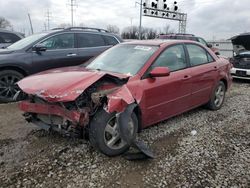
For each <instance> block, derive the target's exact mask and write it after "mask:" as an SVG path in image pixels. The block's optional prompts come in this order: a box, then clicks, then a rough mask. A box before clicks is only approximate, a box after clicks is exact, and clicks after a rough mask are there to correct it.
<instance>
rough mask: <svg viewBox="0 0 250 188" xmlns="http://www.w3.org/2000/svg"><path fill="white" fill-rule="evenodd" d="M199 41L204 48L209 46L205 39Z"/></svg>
mask: <svg viewBox="0 0 250 188" xmlns="http://www.w3.org/2000/svg"><path fill="white" fill-rule="evenodd" d="M198 41H199V42H200V43H201V44H203V45H204V46H207V42H206V41H205V40H204V39H203V38H200V37H199V38H198Z"/></svg>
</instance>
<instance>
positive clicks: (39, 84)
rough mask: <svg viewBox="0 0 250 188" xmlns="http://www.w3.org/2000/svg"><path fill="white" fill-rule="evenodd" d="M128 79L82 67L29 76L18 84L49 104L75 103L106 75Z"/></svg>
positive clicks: (124, 76) (28, 92) (25, 90)
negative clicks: (85, 91)
mask: <svg viewBox="0 0 250 188" xmlns="http://www.w3.org/2000/svg"><path fill="white" fill-rule="evenodd" d="M107 74H109V75H112V76H116V77H119V78H126V77H127V76H126V75H121V74H112V73H105V72H100V71H86V69H84V68H81V67H70V68H62V69H53V70H50V71H45V72H43V73H40V74H36V75H33V76H29V77H26V78H24V79H23V80H21V81H19V82H18V86H19V87H20V88H21V89H22V90H23V91H24V92H25V93H27V94H35V95H37V96H39V97H41V98H43V99H45V100H46V101H48V102H67V101H74V100H75V99H76V98H77V97H78V96H79V95H80V94H82V92H83V91H84V90H85V89H86V88H88V87H89V86H91V85H92V84H94V83H95V82H96V81H98V80H99V79H100V78H102V77H103V76H105V75H107Z"/></svg>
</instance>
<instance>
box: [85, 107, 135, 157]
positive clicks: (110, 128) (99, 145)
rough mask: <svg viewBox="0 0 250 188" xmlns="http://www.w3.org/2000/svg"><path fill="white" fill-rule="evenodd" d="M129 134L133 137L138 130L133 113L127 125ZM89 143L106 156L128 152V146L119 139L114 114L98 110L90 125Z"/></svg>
mask: <svg viewBox="0 0 250 188" xmlns="http://www.w3.org/2000/svg"><path fill="white" fill-rule="evenodd" d="M128 126H129V130H130V131H131V134H132V135H133V136H135V134H136V133H137V130H138V120H137V117H136V115H135V114H134V113H132V115H131V118H130V120H129V123H128ZM89 140H90V143H91V144H92V145H93V146H94V147H95V148H96V149H98V150H99V151H100V152H102V153H103V154H105V155H108V156H116V155H120V154H122V153H124V152H125V151H127V150H128V148H129V146H128V144H127V143H126V142H125V141H124V140H122V139H121V137H120V133H119V129H118V124H117V117H116V114H115V113H108V112H106V111H105V110H100V111H99V112H98V113H96V115H95V116H94V118H93V119H92V121H91V123H90V130H89Z"/></svg>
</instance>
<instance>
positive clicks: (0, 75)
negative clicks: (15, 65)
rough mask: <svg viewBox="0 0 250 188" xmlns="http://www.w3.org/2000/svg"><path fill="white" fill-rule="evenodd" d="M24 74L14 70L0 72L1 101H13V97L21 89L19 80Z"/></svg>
mask: <svg viewBox="0 0 250 188" xmlns="http://www.w3.org/2000/svg"><path fill="white" fill-rule="evenodd" d="M22 78H23V75H22V74H21V73H19V72H17V71H14V70H3V71H1V72H0V102H2V103H6V102H13V101H14V99H13V97H14V96H15V94H16V93H17V92H18V91H19V88H18V86H17V84H16V83H17V82H18V81H19V80H21V79H22Z"/></svg>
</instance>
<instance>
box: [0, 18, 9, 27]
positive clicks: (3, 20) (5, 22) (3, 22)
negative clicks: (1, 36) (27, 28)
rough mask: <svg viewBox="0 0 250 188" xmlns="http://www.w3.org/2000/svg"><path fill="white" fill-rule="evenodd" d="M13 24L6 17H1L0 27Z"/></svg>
mask: <svg viewBox="0 0 250 188" xmlns="http://www.w3.org/2000/svg"><path fill="white" fill-rule="evenodd" d="M11 27H12V26H11V24H10V22H9V21H8V20H6V19H5V18H4V17H0V28H11Z"/></svg>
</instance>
